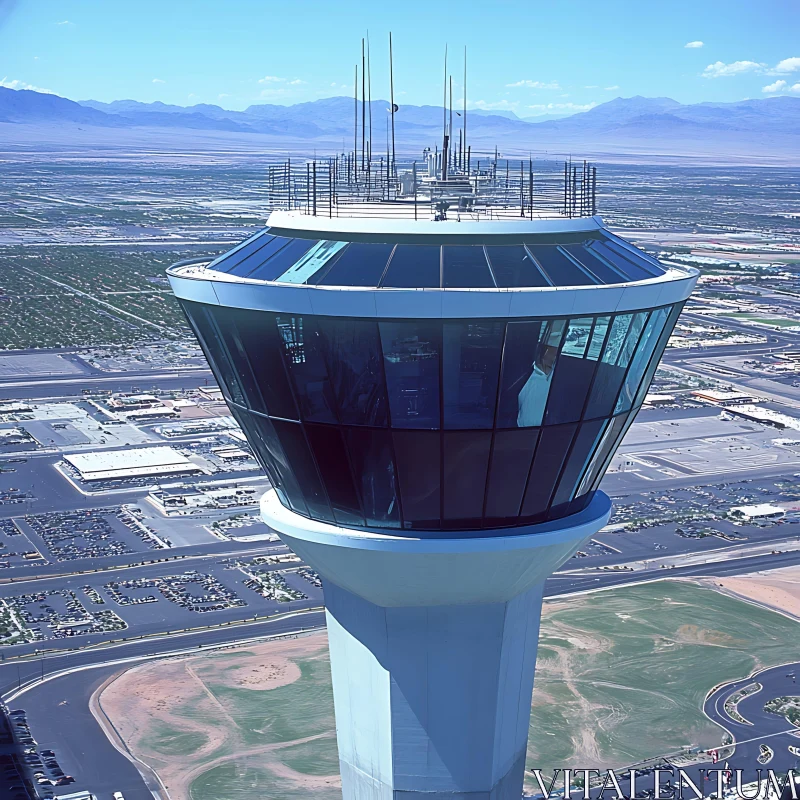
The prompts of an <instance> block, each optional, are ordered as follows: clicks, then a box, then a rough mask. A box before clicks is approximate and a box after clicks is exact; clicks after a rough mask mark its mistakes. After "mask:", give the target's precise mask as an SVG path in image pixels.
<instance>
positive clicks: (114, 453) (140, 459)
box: [64, 447, 199, 481]
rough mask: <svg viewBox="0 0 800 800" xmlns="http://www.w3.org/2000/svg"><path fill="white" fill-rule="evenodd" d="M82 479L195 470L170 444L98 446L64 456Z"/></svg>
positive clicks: (130, 476) (195, 465)
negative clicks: (133, 446)
mask: <svg viewBox="0 0 800 800" xmlns="http://www.w3.org/2000/svg"><path fill="white" fill-rule="evenodd" d="M64 460H65V461H66V462H67V463H69V464H71V465H72V466H73V467H74V468H75V469H76V470H78V472H79V473H80V476H81V478H82V479H83V480H85V481H99V480H117V479H120V478H134V477H141V476H150V475H179V474H185V473H188V472H199V467H198V466H197V464H193V463H192V462H191V461H189V459H188V458H186V456H184V455H182V454H181V453H179V452H178V451H177V450H174V449H173V448H172V447H141V448H128V449H125V450H102V451H99V452H93V453H74V454H72V455H66V456H64Z"/></svg>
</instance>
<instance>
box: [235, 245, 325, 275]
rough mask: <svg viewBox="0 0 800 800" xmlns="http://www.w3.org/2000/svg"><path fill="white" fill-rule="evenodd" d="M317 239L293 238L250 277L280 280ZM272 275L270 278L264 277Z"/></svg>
mask: <svg viewBox="0 0 800 800" xmlns="http://www.w3.org/2000/svg"><path fill="white" fill-rule="evenodd" d="M315 244H316V241H315V240H313V239H292V240H290V241H289V242H288V243H287V245H286V246H285V247H281V249H280V250H278V251H277V252H276V253H275V254H274V255H273V256H272V257H271V258H269V259H268V260H267V261H266V262H264V263H263V264H262V265H261V266H260V267H257V268H256V269H255V270H254V271H253V272H252V273H251V274H250V275H249V276H248V277H250V278H258V279H259V280H273V281H279V280H280V279H281V275H283V274H284V273H285V272H286V271H287V270H289V269H291V267H292V266H294V264H295V263H296V262H297V261H298V260H299V259H301V258H302V257H303V256H304V255H305V254H306V253H307V252H308V251H309V250H310V249H311V247H312V246H313V245H315ZM265 275H270V276H271V277H270V278H266V277H264V276H265Z"/></svg>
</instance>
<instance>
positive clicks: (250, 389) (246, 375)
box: [214, 308, 267, 412]
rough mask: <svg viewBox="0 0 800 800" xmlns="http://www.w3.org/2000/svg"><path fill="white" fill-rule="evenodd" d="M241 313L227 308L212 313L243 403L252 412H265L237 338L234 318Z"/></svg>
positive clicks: (256, 384) (245, 356)
mask: <svg viewBox="0 0 800 800" xmlns="http://www.w3.org/2000/svg"><path fill="white" fill-rule="evenodd" d="M239 313H242V312H239V311H238V310H234V309H229V308H219V309H217V310H216V311H215V312H214V317H215V319H216V321H217V326H218V328H219V331H220V333H221V334H222V339H223V341H224V342H225V346H226V348H227V350H228V354H229V355H230V358H231V361H232V362H233V367H234V369H235V370H236V377H237V378H238V380H239V385H240V386H241V387H242V391H243V392H244V396H245V403H246V405H247V407H248V408H252V409H253V410H254V411H261V412H266V410H267V409H266V406H265V405H264V401H263V399H262V397H261V391H260V389H259V386H258V383H257V382H256V378H255V375H253V371H252V369H250V362H249V360H248V358H247V353H246V352H245V349H244V344H243V343H242V340H241V338H240V337H239V330H238V328H237V326H236V322H235V321H234V320H235V317H236V315H237V314H239Z"/></svg>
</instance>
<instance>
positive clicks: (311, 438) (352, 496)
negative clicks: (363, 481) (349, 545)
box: [305, 424, 364, 527]
mask: <svg viewBox="0 0 800 800" xmlns="http://www.w3.org/2000/svg"><path fill="white" fill-rule="evenodd" d="M305 429H306V435H307V436H308V443H309V445H310V446H311V452H312V453H313V454H314V459H315V460H316V462H317V468H318V469H319V474H320V476H321V477H322V482H323V483H324V484H325V491H326V492H327V495H328V499H329V500H330V503H331V508H332V509H333V516H334V517H335V519H336V522H337V523H338V524H339V525H344V526H345V527H347V526H348V525H356V526H363V525H364V515H363V514H362V513H361V504H360V503H359V500H358V495H357V493H356V487H355V485H354V483H353V476H352V474H351V472H350V462H349V461H348V458H347V451H346V450H345V446H344V440H343V439H342V432H341V430H340V429H339V428H338V427H336V426H333V425H313V424H309V425H306V426H305Z"/></svg>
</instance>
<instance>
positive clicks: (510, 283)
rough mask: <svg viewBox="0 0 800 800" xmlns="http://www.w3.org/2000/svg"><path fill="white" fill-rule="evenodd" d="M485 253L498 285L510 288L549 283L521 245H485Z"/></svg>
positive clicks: (546, 284)
mask: <svg viewBox="0 0 800 800" xmlns="http://www.w3.org/2000/svg"><path fill="white" fill-rule="evenodd" d="M486 253H487V255H488V256H489V261H490V262H491V265H492V272H494V277H495V280H496V281H497V285H498V286H502V287H509V288H511V287H519V286H549V285H550V284H549V283H548V282H547V280H546V279H545V277H544V275H542V273H541V272H540V271H539V268H538V267H537V266H536V264H535V263H534V261H533V259H532V258H531V256H530V254H529V253H528V251H527V250H526V249H525V248H524V247H523V246H522V245H514V246H513V247H487V248H486Z"/></svg>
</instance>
